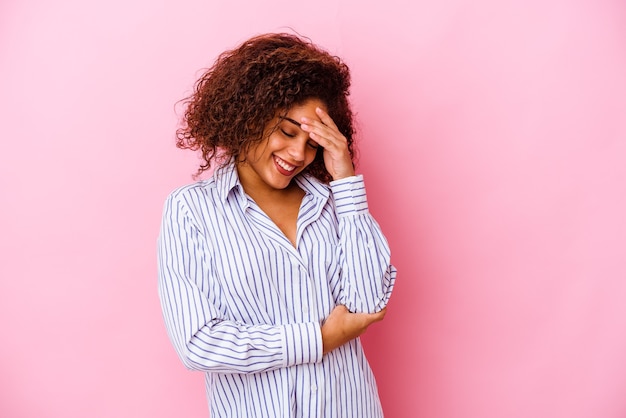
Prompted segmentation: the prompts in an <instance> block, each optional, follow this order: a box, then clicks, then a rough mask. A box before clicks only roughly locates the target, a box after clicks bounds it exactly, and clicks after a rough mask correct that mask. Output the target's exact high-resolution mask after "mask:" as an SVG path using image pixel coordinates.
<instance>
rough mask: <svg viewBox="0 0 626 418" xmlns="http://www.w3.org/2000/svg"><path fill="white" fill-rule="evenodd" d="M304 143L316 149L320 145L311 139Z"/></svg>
mask: <svg viewBox="0 0 626 418" xmlns="http://www.w3.org/2000/svg"><path fill="white" fill-rule="evenodd" d="M306 144H307V145H308V146H309V147H311V148H313V149H318V148H319V147H320V144H318V143H317V142H313V141H309V142H307V143H306Z"/></svg>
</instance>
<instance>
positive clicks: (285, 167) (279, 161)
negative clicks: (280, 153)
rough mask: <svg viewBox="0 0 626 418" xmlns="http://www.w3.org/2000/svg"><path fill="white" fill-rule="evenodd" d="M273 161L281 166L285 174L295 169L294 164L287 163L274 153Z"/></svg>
mask: <svg viewBox="0 0 626 418" xmlns="http://www.w3.org/2000/svg"><path fill="white" fill-rule="evenodd" d="M274 161H275V162H276V165H277V166H278V167H280V168H282V169H283V170H284V171H285V172H286V174H290V173H292V172H293V171H294V170H295V169H296V166H295V165H291V164H289V163H287V162H286V161H285V160H283V159H281V158H280V157H277V156H276V155H275V156H274Z"/></svg>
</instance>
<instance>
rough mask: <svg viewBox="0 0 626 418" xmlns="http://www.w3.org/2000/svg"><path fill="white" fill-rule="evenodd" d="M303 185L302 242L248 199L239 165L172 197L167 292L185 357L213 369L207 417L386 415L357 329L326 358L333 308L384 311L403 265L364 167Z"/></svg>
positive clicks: (166, 239) (208, 376) (165, 301)
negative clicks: (325, 328) (397, 264)
mask: <svg viewBox="0 0 626 418" xmlns="http://www.w3.org/2000/svg"><path fill="white" fill-rule="evenodd" d="M295 181H297V184H298V185H299V187H300V188H301V189H303V190H304V191H305V196H304V198H303V200H302V204H301V206H300V212H299V215H298V219H297V236H296V247H294V246H293V245H292V244H291V242H290V241H289V240H288V239H287V237H286V236H285V235H284V234H283V233H282V232H281V231H280V230H279V229H278V227H277V226H276V225H275V224H274V223H273V222H272V221H271V220H270V219H269V217H268V216H267V215H265V213H264V212H263V211H262V210H261V209H260V208H259V207H258V206H257V205H256V203H255V202H254V201H253V200H252V199H251V198H250V197H248V196H247V195H246V194H245V193H244V191H243V187H242V186H241V183H240V182H239V178H238V175H237V170H236V169H235V166H234V165H233V164H230V165H228V166H226V167H224V168H220V169H218V170H216V172H215V173H214V175H213V176H212V177H211V178H210V179H209V180H205V181H200V182H197V183H195V184H191V185H188V186H184V187H181V188H179V189H177V190H175V191H174V192H173V193H171V194H170V196H169V197H168V199H167V201H166V203H165V208H164V213H163V223H162V225H161V233H160V236H159V243H158V244H159V245H158V256H159V296H160V298H161V305H162V308H163V315H164V319H165V324H166V327H167V331H168V334H169V337H170V339H171V341H172V343H173V345H174V347H175V349H176V352H177V353H178V355H179V357H180V358H181V360H182V362H183V363H184V364H185V366H186V367H188V368H189V369H192V370H202V371H204V372H205V381H206V390H207V396H208V401H209V409H210V412H211V417H215V418H217V417H245V418H249V417H272V418H273V417H307V418H308V417H381V416H382V415H383V413H382V409H381V406H380V401H379V398H378V392H377V388H376V381H375V379H374V376H373V374H372V371H371V369H370V367H369V365H368V363H367V360H366V358H365V355H364V352H363V348H362V346H361V342H360V340H359V339H358V338H357V339H355V340H353V341H351V342H349V343H347V344H345V345H343V346H341V347H339V348H337V349H335V350H333V351H331V352H329V353H327V354H326V355H324V356H322V337H321V331H320V329H321V324H322V322H323V320H324V319H325V318H326V317H327V316H328V315H329V314H330V312H331V311H332V309H333V308H334V307H335V306H336V305H339V304H343V305H346V306H347V307H348V309H349V310H350V311H351V312H377V311H380V310H381V309H382V308H383V307H385V306H386V304H387V302H388V300H389V297H390V295H391V291H392V289H393V285H394V281H395V276H396V270H395V268H394V267H393V266H392V265H391V264H390V251H389V247H388V245H387V241H386V239H385V237H384V236H383V235H382V233H381V231H380V228H379V226H378V224H377V223H376V221H375V220H374V219H373V218H372V217H371V215H370V213H369V210H368V206H367V199H366V194H365V186H364V183H363V178H362V176H354V177H349V178H346V179H342V180H338V181H334V182H332V183H331V184H330V186H329V185H325V184H322V183H320V182H319V181H317V180H316V179H315V178H313V177H310V176H304V175H300V176H297V177H296V178H295Z"/></svg>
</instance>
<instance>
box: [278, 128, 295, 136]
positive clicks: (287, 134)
mask: <svg viewBox="0 0 626 418" xmlns="http://www.w3.org/2000/svg"><path fill="white" fill-rule="evenodd" d="M280 131H281V132H282V133H283V135H285V136H286V137H287V138H295V137H296V134H292V133H289V132H287V131H285V130H284V129H281V130H280Z"/></svg>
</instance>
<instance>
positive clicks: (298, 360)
mask: <svg viewBox="0 0 626 418" xmlns="http://www.w3.org/2000/svg"><path fill="white" fill-rule="evenodd" d="M282 338H283V347H285V358H284V366H285V367H289V366H295V365H297V364H306V363H319V362H320V361H322V355H323V354H324V351H323V350H324V348H323V346H322V330H321V328H320V325H319V324H318V323H317V322H305V323H301V324H287V325H285V326H284V328H283V335H282Z"/></svg>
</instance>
